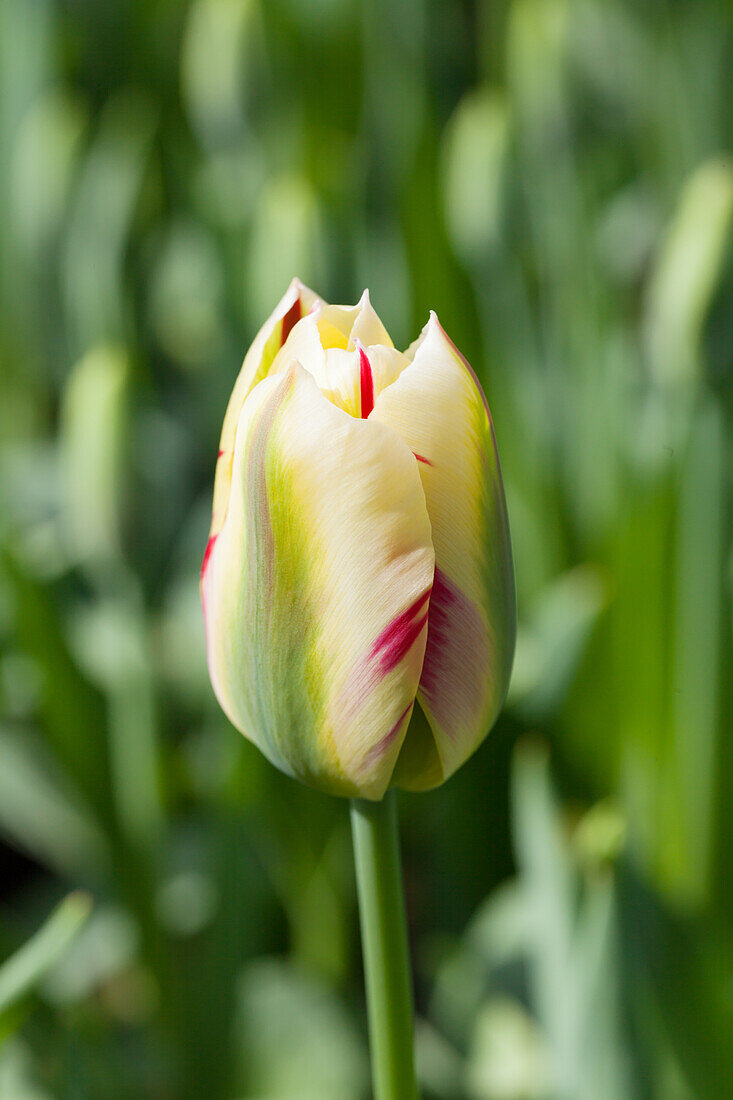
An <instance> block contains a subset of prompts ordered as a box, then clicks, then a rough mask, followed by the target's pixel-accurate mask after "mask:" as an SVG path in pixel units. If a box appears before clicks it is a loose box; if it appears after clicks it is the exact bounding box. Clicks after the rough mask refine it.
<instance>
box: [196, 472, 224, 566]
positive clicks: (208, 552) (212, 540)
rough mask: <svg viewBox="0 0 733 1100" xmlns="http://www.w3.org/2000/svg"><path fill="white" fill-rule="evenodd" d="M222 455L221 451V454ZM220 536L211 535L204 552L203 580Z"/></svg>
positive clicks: (202, 563)
mask: <svg viewBox="0 0 733 1100" xmlns="http://www.w3.org/2000/svg"><path fill="white" fill-rule="evenodd" d="M219 454H221V451H220V452H219ZM218 537H219V536H218V535H211V537H210V538H209V541H208V542H207V543H206V549H205V550H204V560H203V561H202V562H201V580H203V579H204V573H205V572H206V566H207V565H208V564H209V558H210V557H211V551H212V550H213V549H214V543H215V542H216V540H217V539H218Z"/></svg>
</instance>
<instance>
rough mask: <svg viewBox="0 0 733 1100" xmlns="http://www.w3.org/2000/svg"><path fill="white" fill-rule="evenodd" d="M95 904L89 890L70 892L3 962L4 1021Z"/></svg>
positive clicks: (1, 1007)
mask: <svg viewBox="0 0 733 1100" xmlns="http://www.w3.org/2000/svg"><path fill="white" fill-rule="evenodd" d="M91 908H92V899H91V898H90V897H89V895H88V894H83V893H80V892H76V893H73V894H69V895H68V896H67V897H66V898H65V899H64V900H63V901H62V902H61V904H60V905H59V906H58V907H57V908H56V909H55V910H54V912H53V913H52V914H51V916H50V917H49V918H48V920H47V921H46V923H45V924H44V925H43V927H42V928H41V929H40V930H39V931H38V932H36V934H35V935H34V936H32V937H31V939H29V940H28V942H27V943H25V944H24V945H23V946H22V947H21V948H19V949H18V950H17V951H16V952H15V954H14V955H11V957H10V958H9V959H8V960H7V961H6V962H4V963H3V964H2V966H0V1021H1V1017H2V1014H3V1013H5V1012H7V1010H8V1009H10V1008H11V1007H12V1006H13V1005H14V1004H15V1003H16V1002H17V1001H19V1000H20V998H21V997H24V996H25V995H26V993H29V992H30V991H31V990H32V989H33V988H34V986H35V985H36V984H37V983H38V982H39V981H40V979H41V978H42V977H43V976H44V974H45V973H46V971H47V970H48V969H49V968H50V967H51V966H53V964H54V963H55V962H56V961H57V959H59V958H60V957H61V955H63V953H64V951H65V950H66V948H67V947H68V946H69V944H70V943H71V941H72V939H73V938H74V936H75V935H76V933H77V931H78V930H79V928H81V926H82V924H83V923H84V921H85V920H86V919H87V917H88V916H89V913H90V912H91Z"/></svg>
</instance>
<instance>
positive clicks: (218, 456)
mask: <svg viewBox="0 0 733 1100" xmlns="http://www.w3.org/2000/svg"><path fill="white" fill-rule="evenodd" d="M223 454H224V452H223V451H222V450H221V448H220V449H219V453H218V455H217V456H216V457H217V458H221V456H222V455H223ZM416 457H417V456H416Z"/></svg>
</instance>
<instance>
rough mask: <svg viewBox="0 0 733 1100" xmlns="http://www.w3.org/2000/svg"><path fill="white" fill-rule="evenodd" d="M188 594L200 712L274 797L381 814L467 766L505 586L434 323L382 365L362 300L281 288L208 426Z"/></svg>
mask: <svg viewBox="0 0 733 1100" xmlns="http://www.w3.org/2000/svg"><path fill="white" fill-rule="evenodd" d="M201 593H202V601H203V607H204V618H205V624H206V645H207V654H208V664H209V672H210V676H211V682H212V684H213V687H214V691H215V692H216V695H217V698H218V700H219V702H220V704H221V706H222V708H223V709H224V711H225V712H226V714H227V715H228V716H229V718H230V719H231V721H232V722H233V723H234V725H235V726H236V727H237V728H238V729H239V730H241V732H242V733H243V734H245V736H246V737H248V738H249V739H250V740H251V741H253V742H254V743H255V744H256V745H258V746H259V748H260V749H261V750H262V752H263V753H264V754H265V755H266V756H267V757H268V758H269V759H270V760H271V761H272V762H273V763H274V764H276V765H277V766H278V767H279V768H281V769H282V770H283V771H285V772H287V773H288V774H289V775H292V776H295V777H297V778H298V779H301V780H302V781H303V782H305V783H308V784H310V785H312V786H314V787H317V788H319V789H321V790H324V791H327V792H330V793H333V794H338V795H344V796H349V797H362V798H370V799H380V798H381V797H382V796H383V795H384V793H385V791H386V789H387V788H388V787H389V786H390V785H395V786H399V787H404V788H407V789H410V790H426V789H428V788H430V787H434V786H437V785H438V784H440V783H442V782H443V781H444V780H445V779H447V778H448V776H450V775H451V774H452V773H453V772H454V771H455V770H456V769H457V768H458V767H460V765H461V764H462V763H463V762H464V761H465V760H466V759H467V758H468V757H469V756H470V755H471V754H472V753H473V752H474V750H475V749H476V748H477V746H478V745H479V744H480V743H481V741H482V740H483V738H484V737H485V736H486V734H487V732H488V730H489V729H490V727H491V726H492V724H493V722H494V720H495V719H496V716H497V713H498V711H499V709H500V707H501V704H502V702H503V699H504V696H505V693H506V689H507V684H508V681H509V673H510V670H511V664H512V657H513V651H514V634H515V597H514V577H513V568H512V558H511V547H510V541H509V528H508V524H507V514H506V505H505V501H504V491H503V487H502V481H501V473H500V469H499V459H498V454H497V450H496V441H495V438H494V432H493V428H492V424H491V417H490V414H489V409H488V405H487V403H486V399H485V397H484V395H483V392H482V390H481V387H480V385H479V383H478V380H477V379H476V376H475V375H474V374H473V372H472V371H471V368H470V367H469V366H468V364H467V363H466V361H465V359H464V358H463V357H462V356H461V355H460V353H459V352H458V351H457V349H456V348H455V346H454V345H453V343H452V342H451V341H450V340H449V339H448V337H447V336H446V334H445V332H444V331H443V329H442V327H441V325H440V323H439V322H438V319H437V317H436V316H435V314H431V316H430V320H429V321H428V323H427V325H426V326H425V328H424V329H423V331H422V333H421V335H420V336H419V337H418V339H417V340H416V341H415V342H414V343H413V344H412V345H411V346H410V347H409V348H408V349H407V351H406V352H399V351H397V350H396V349H395V348H394V347H393V345H392V341H391V340H390V337H389V335H388V333H387V332H386V330H385V328H384V326H383V325H382V323H381V321H380V320H379V317H378V316H377V314H376V313H375V312H374V309H373V308H372V305H371V303H370V301H369V296H368V294H367V293H366V292H365V293H364V296H363V297H362V299H361V301H360V302H359V303H358V304H357V305H356V306H334V305H328V304H327V303H325V302H324V301H323V300H322V299H320V298H318V297H317V296H316V295H315V294H314V293H313V291H311V290H309V289H308V288H307V287H305V286H303V285H302V284H301V283H300V282H299V281H298V280H295V281H294V282H293V283H292V284H291V286H290V287H289V289H288V291H287V293H286V294H285V297H284V298H283V299H282V301H281V302H280V303H279V305H278V306H277V308H276V309H275V311H274V313H273V314H272V316H271V317H270V318H269V320H268V321H267V322H266V323H265V325H264V326H263V328H262V329H261V330H260V332H259V334H258V335H257V337H256V339H255V341H254V343H253V345H252V347H251V348H250V350H249V351H248V353H247V356H246V358H245V360H244V364H243V366H242V369H241V372H240V374H239V377H238V378H237V381H236V384H235V386H234V390H233V392H232V396H231V399H230V401H229V406H228V408H227V412H226V416H225V418H224V426H223V429H222V435H221V444H220V450H219V458H218V462H217V467H216V478H215V486H214V506H213V518H212V526H211V535H210V538H209V542H208V545H207V548H206V553H205V556H204V563H203V566H202V572H201Z"/></svg>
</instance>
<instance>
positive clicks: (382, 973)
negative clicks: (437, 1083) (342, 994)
mask: <svg viewBox="0 0 733 1100" xmlns="http://www.w3.org/2000/svg"><path fill="white" fill-rule="evenodd" d="M351 830H352V835H353V838H354V860H355V863H356V885H357V892H358V895H359V919H360V923H361V941H362V952H363V955H364V978H365V982H366V993H367V1008H368V1012H369V1038H370V1043H371V1057H372V1077H373V1082H374V1100H417V1096H418V1092H417V1084H416V1082H415V1063H414V1051H413V1046H414V1034H413V1031H414V1028H413V1011H412V981H411V977H410V953H409V949H408V946H407V921H406V919H405V898H404V893H403V890H402V870H401V866H400V849H399V837H398V832H397V803H396V799H395V792H394V791H388V792H387V794H386V795H385V797H384V799H383V800H382V801H381V802H367V801H365V800H363V799H354V800H353V801H352V803H351Z"/></svg>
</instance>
